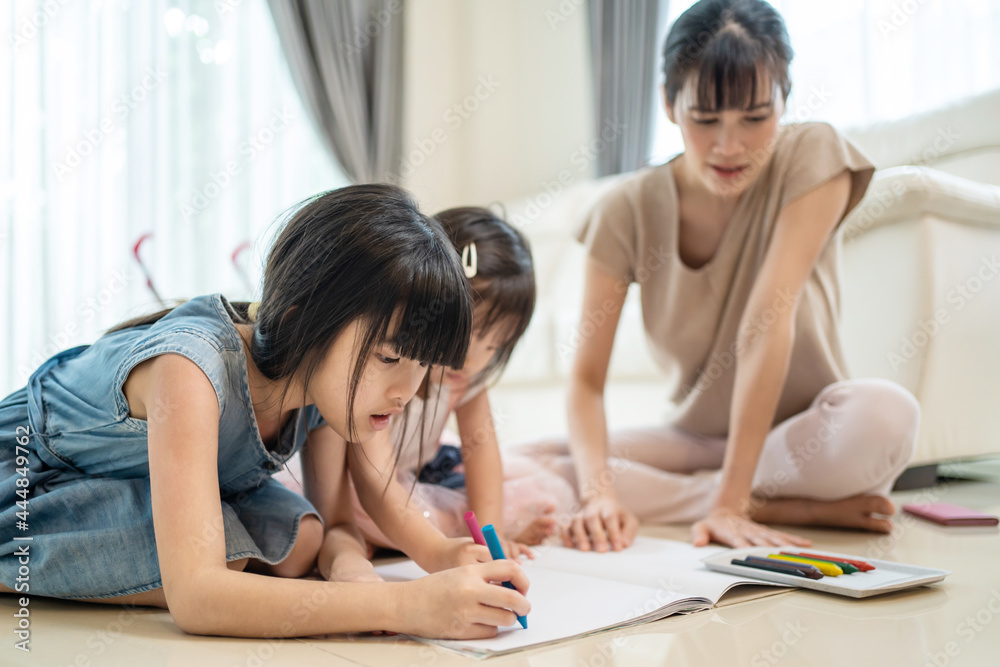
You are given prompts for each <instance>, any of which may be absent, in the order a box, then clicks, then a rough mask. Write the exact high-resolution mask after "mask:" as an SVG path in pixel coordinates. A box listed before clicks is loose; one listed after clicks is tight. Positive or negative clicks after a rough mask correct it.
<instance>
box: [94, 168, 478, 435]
mask: <svg viewBox="0 0 1000 667" xmlns="http://www.w3.org/2000/svg"><path fill="white" fill-rule="evenodd" d="M237 309H238V311H240V313H246V307H245V304H239V305H238V308H237ZM167 312H169V310H168V311H161V312H160V313H156V314H154V315H150V316H147V317H145V318H139V319H136V320H132V321H130V322H126V323H124V324H121V325H119V326H118V327H115V329H112V331H114V330H119V329H123V328H127V327H130V326H139V325H143V324H152V323H153V322H155V321H156V320H157V319H159V318H160V317H162V316H163V315H165V314H166V313H167ZM394 315H398V318H397V320H396V321H395V322H393V324H394V325H395V328H394V329H393V330H392V331H390V330H389V326H390V321H391V320H393V316H394ZM357 319H361V320H362V321H363V327H362V331H364V333H363V334H361V336H360V340H359V341H358V343H359V354H358V357H357V363H356V364H355V367H354V369H353V370H352V373H351V380H350V398H349V399H348V406H347V410H348V412H347V415H348V422H347V428H348V434H349V435H350V436H351V437H349V438H348V440H352V439H354V436H356V435H357V431H356V428H355V426H356V425H355V424H354V401H355V397H356V394H357V389H358V385H359V384H360V382H361V378H362V376H363V375H364V371H365V367H366V365H367V363H368V361H369V360H370V358H371V357H372V354H373V351H374V349H375V347H376V346H378V345H381V344H383V343H386V342H391V343H393V344H394V345H395V347H396V350H397V353H398V354H400V355H401V356H403V357H407V358H409V359H415V360H418V361H420V362H422V363H425V364H428V365H444V366H451V367H453V368H461V367H462V365H463V364H464V363H465V355H466V352H467V350H468V347H469V339H470V337H471V335H472V299H471V297H470V295H469V289H468V284H467V282H466V278H465V275H464V273H463V271H462V267H461V265H460V263H459V259H458V254H457V253H456V252H455V250H454V248H453V247H452V244H451V242H450V241H449V239H448V237H447V236H446V235H445V232H444V230H443V229H442V228H441V225H440V224H439V223H438V222H437V221H436V220H434V219H431V218H428V217H426V216H424V215H423V214H422V213H421V212H420V211H419V210H418V209H417V206H416V204H415V203H414V201H413V199H412V198H411V197H410V195H409V194H407V193H406V192H405V191H404V190H402V189H400V188H397V187H395V186H392V185H385V184H370V185H352V186H349V187H345V188H341V189H339V190H331V191H329V192H325V193H322V194H319V195H317V196H315V197H312V198H310V199H307V200H306V201H305V202H303V203H302V204H301V205H300V206H299V207H298V208H297V210H294V211H293V212H292V213H291V214H290V215H289V217H288V218H287V223H286V224H285V225H284V226H283V228H282V229H281V230H280V232H279V233H278V236H277V238H276V240H275V241H274V244H273V246H272V248H271V251H270V254H269V255H268V259H267V265H266V268H265V270H264V285H263V293H262V296H261V300H260V307H259V308H258V310H257V313H256V317H255V318H254V319H253V321H252V322H248V323H252V324H253V327H254V333H253V338H252V339H251V342H250V355H251V357H252V359H253V361H254V363H255V364H256V365H257V367H258V368H259V369H260V371H261V373H262V374H263V375H264V376H266V377H267V378H269V379H271V380H282V379H284V380H289V381H290V380H291V379H292V378H293V377H295V376H299V377H300V378H301V380H302V383H303V387H308V386H309V382H310V380H311V379H312V377H313V375H314V373H315V372H316V370H317V368H318V367H319V365H320V363H321V362H322V360H323V358H324V356H325V355H326V352H327V351H328V350H329V348H330V346H331V345H332V344H333V342H334V341H335V340H336V338H337V336H338V335H339V334H340V333H341V332H342V331H343V330H344V329H345V327H347V326H348V325H349V324H350V323H351V322H353V321H355V320H357ZM287 386H288V385H287V383H286V391H287Z"/></svg>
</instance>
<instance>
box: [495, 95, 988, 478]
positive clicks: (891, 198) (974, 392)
mask: <svg viewBox="0 0 1000 667" xmlns="http://www.w3.org/2000/svg"><path fill="white" fill-rule="evenodd" d="M998 119H1000V91H996V92H993V93H990V94H987V95H983V96H980V97H978V98H974V99H970V100H966V101H963V102H962V103H960V104H957V105H953V106H951V107H948V108H944V109H940V110H938V111H935V112H933V113H928V114H924V115H922V116H918V117H911V118H908V119H906V120H904V121H899V122H896V123H884V124H880V125H877V126H871V127H866V128H858V129H848V130H845V133H846V134H847V135H848V136H850V137H851V138H852V139H853V140H854V141H856V142H857V143H858V145H859V146H861V148H862V149H863V150H865V151H866V153H868V154H869V155H870V156H871V157H872V158H873V160H874V161H875V163H876V164H877V165H878V166H879V171H878V172H877V173H876V176H875V179H874V181H873V183H872V185H871V187H870V188H869V190H868V193H867V194H866V196H865V198H864V199H863V200H862V202H861V204H860V205H859V206H858V207H857V209H856V210H855V211H854V212H852V214H851V215H850V217H849V219H848V220H846V221H845V224H844V227H843V233H842V235H841V239H840V240H841V242H842V243H843V244H844V254H843V257H844V265H843V273H842V275H843V322H842V332H843V340H844V344H845V349H846V353H847V356H848V363H849V364H850V371H851V374H852V376H854V377H883V378H887V379H891V380H894V381H896V382H898V383H900V384H901V385H903V386H904V387H906V388H907V389H909V390H910V391H911V392H913V394H914V395H915V396H916V397H917V398H918V399H919V401H920V403H921V405H922V407H923V417H922V423H921V429H920V439H919V444H918V448H917V454H916V457H915V460H914V463H915V464H920V463H930V462H937V461H943V460H949V459H959V458H969V457H974V456H980V455H987V454H997V453H1000V264H998V262H1000V122H998ZM618 178H619V177H611V178H605V179H600V180H594V181H587V182H582V183H575V184H572V185H568V186H567V185H564V184H562V183H559V182H557V181H553V182H551V183H546V184H545V187H544V189H543V190H542V191H540V192H539V193H537V194H536V195H535V196H533V197H529V198H526V199H524V200H521V201H518V202H510V203H508V204H507V205H506V209H507V213H508V217H509V218H510V219H512V220H513V221H514V222H515V223H517V224H518V225H519V226H520V227H521V228H522V229H523V230H524V231H525V232H526V234H527V235H528V236H529V238H530V239H531V242H532V244H533V249H534V252H535V260H536V265H537V271H538V286H539V301H538V309H537V311H536V314H535V318H534V320H533V322H532V325H531V327H530V328H529V330H528V332H527V334H526V336H525V339H524V341H523V343H522V344H521V345H520V346H519V348H518V349H517V350H516V351H515V354H514V357H513V358H512V359H511V363H510V366H509V367H508V371H507V373H506V374H505V375H504V377H503V378H502V380H501V382H500V383H499V384H498V386H497V387H496V388H495V389H494V390H493V391H492V392H491V397H492V403H493V409H494V414H495V417H496V420H497V428H498V431H499V434H500V437H501V442H503V443H505V444H508V443H511V442H515V441H520V440H524V439H532V438H537V437H539V436H540V435H547V434H561V433H565V431H566V416H565V413H566V408H565V405H566V391H565V388H566V381H567V378H568V372H569V369H570V366H571V363H572V354H573V346H572V341H573V335H574V332H575V330H576V327H577V326H578V321H579V309H580V302H581V298H582V277H583V262H584V258H583V250H582V248H581V247H580V246H579V245H578V244H577V243H576V242H575V241H574V240H573V238H572V236H573V231H574V230H575V229H576V228H577V226H578V225H579V224H580V221H581V219H582V217H583V215H584V214H585V213H586V211H587V210H588V209H589V207H590V206H591V205H592V204H593V202H594V201H595V200H596V199H597V198H598V197H599V196H600V195H601V194H602V193H603V192H604V191H606V190H607V189H608V188H609V187H611V186H613V185H614V183H615V182H616V181H617V180H618ZM635 290H636V287H635V286H634V285H633V287H632V290H631V291H630V293H629V296H628V298H627V300H626V305H625V309H624V311H623V313H622V318H621V324H620V325H619V333H618V336H617V338H616V341H615V348H614V352H613V354H612V360H611V369H610V374H609V381H608V389H607V398H606V405H607V410H608V417H609V422H610V425H611V427H612V428H616V427H624V426H630V425H638V424H650V423H657V422H662V421H663V420H665V419H668V418H669V414H670V409H671V408H670V405H669V404H668V401H667V398H666V395H667V387H666V385H665V381H664V378H663V376H662V375H661V374H660V373H659V371H658V369H657V367H656V365H655V363H654V362H653V360H652V358H651V357H650V355H649V353H648V351H647V347H646V341H645V339H644V333H643V329H642V323H641V317H640V313H639V308H638V299H637V293H636V292H635Z"/></svg>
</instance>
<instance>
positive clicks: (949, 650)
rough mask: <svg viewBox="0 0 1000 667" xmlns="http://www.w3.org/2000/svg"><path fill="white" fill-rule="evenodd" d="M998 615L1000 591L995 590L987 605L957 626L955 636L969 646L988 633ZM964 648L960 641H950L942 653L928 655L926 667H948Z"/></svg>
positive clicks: (999, 613)
mask: <svg viewBox="0 0 1000 667" xmlns="http://www.w3.org/2000/svg"><path fill="white" fill-rule="evenodd" d="M998 615H1000V589H997V588H994V589H993V590H991V591H990V592H989V597H988V598H987V599H986V602H985V604H983V606H982V607H980V608H979V610H977V611H976V613H974V614H969V615H968V616H966V617H965V618H964V619H962V620H961V621H960V622H959V623H958V625H956V626H955V635H956V636H957V637H958V639H961V640H962V641H964V642H965V644H964V645H965V646H968V645H969V644H971V643H972V642H973V640H975V639H976V637H977V636H978V635H981V634H982V633H983V632H986V630H987V628H988V627H989V626H990V624H992V623H993V619H995V618H996V617H997V616H998ZM962 647H963V644H961V643H959V641H958V640H956V639H950V640H948V641H947V642H945V644H944V646H942V647H941V650H940V651H933V652H929V653H927V661H926V662H925V663H924V667H947V665H949V664H951V661H952V659H953V658H957V657H958V656H959V655H961V654H962Z"/></svg>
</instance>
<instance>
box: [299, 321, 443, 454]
mask: <svg viewBox="0 0 1000 667" xmlns="http://www.w3.org/2000/svg"><path fill="white" fill-rule="evenodd" d="M362 326H364V325H363V323H361V322H359V321H357V320H356V321H354V322H352V323H351V324H350V325H348V326H347V327H345V329H344V330H343V331H342V332H341V333H340V335H339V336H338V337H337V340H336V341H334V343H333V345H332V346H331V348H330V350H329V352H328V353H327V355H326V357H325V358H324V359H323V362H322V363H321V364H320V367H319V369H318V370H317V373H316V374H315V375H314V376H313V378H312V381H311V382H310V383H309V385H310V386H309V388H308V391H307V404H308V403H314V404H315V405H316V407H317V408H318V409H319V411H320V414H322V415H323V417H324V419H326V421H327V422H328V423H329V424H330V426H331V427H333V430H334V431H336V432H337V433H338V434H339V435H340V436H341V437H343V438H344V439H345V440H347V441H349V442H366V441H368V440H369V439H371V438H372V437H373V436H374V435H375V433H376V432H378V431H381V430H383V429H385V428H387V427H388V426H389V418H390V417H391V416H392V415H396V414H399V413H401V412H402V411H403V408H404V407H405V406H406V403H407V402H408V401H409V400H410V399H411V398H413V395H414V394H415V393H416V392H417V389H418V388H419V387H420V384H421V382H423V380H424V377H425V376H426V374H427V367H426V366H424V365H422V364H421V363H420V362H419V361H415V360H413V359H407V358H405V357H401V356H399V353H398V352H397V351H396V347H395V345H394V344H393V343H392V342H391V341H386V342H385V343H383V344H382V345H376V346H375V347H374V349H373V350H372V353H371V356H370V358H368V359H359V358H358V351H359V348H360V345H361V338H362V334H363V329H362V328H361V327H362ZM389 330H390V331H392V330H394V327H393V326H392V324H390V326H389ZM356 364H364V365H365V371H364V373H363V374H362V376H361V381H360V383H359V384H358V391H357V395H356V397H355V400H354V428H355V430H356V433H350V434H349V433H348V428H347V427H348V420H347V409H348V402H349V400H350V396H351V377H352V375H353V372H354V368H355V365H356Z"/></svg>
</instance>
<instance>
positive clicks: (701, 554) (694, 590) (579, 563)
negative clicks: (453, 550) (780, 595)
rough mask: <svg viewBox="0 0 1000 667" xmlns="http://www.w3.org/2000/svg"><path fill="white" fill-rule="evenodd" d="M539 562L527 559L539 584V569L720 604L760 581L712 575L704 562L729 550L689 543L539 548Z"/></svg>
mask: <svg viewBox="0 0 1000 667" xmlns="http://www.w3.org/2000/svg"><path fill="white" fill-rule="evenodd" d="M534 551H535V559H534V560H533V561H532V560H524V561H522V563H523V565H524V567H525V570H526V571H527V572H528V577H529V578H531V580H532V581H534V579H533V577H534V576H535V575H534V571H535V570H536V569H539V568H544V569H550V570H559V571H562V572H572V573H574V574H581V575H585V576H589V577H601V578H603V579H609V580H613V581H620V582H624V583H629V584H635V585H637V586H645V587H652V588H655V589H657V590H661V591H670V592H672V593H676V594H677V595H678V596H679V597H681V598H683V597H696V598H705V599H707V600H709V601H711V602H712V603H715V602H718V601H719V598H721V597H722V595H723V593H725V592H726V590H727V589H729V588H730V587H732V586H734V585H736V584H740V583H754V584H759V583H760V581H759V580H754V579H753V578H750V577H747V578H743V577H737V576H735V575H731V574H724V573H722V572H712V571H711V570H709V569H708V568H706V567H705V564H704V563H702V562H701V559H702V558H705V557H706V556H711V555H713V554H717V553H721V552H723V551H728V549H725V548H723V547H695V546H692V545H691V544H690V543H688V542H678V541H676V540H663V539H657V538H654V537H643V536H639V537H636V538H635V541H634V542H633V543H632V545H631V546H629V547H628V548H627V549H623V550H622V551H618V552H614V551H608V552H605V553H596V552H593V551H580V550H578V549H567V548H565V547H560V546H542V547H536V548H535V549H534Z"/></svg>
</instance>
